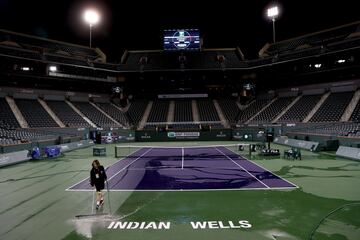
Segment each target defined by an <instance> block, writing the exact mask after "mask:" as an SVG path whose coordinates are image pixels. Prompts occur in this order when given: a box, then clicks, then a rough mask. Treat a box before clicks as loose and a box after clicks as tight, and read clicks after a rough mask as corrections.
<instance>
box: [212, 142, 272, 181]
mask: <svg viewBox="0 0 360 240" xmlns="http://www.w3.org/2000/svg"><path fill="white" fill-rule="evenodd" d="M215 149H216V151H218V152H220V153H221V154H222V155H224V156H225V157H226V158H228V159H229V160H230V161H232V162H233V163H235V164H236V165H237V166H239V167H240V168H241V169H243V170H244V171H245V172H247V173H248V174H249V175H250V176H252V177H253V178H255V179H256V180H258V181H259V183H261V184H262V185H264V186H265V187H267V188H270V187H269V186H268V185H266V184H265V183H263V182H262V181H260V180H259V179H258V178H257V177H255V176H254V175H253V174H251V173H250V172H249V171H248V170H246V169H245V168H243V167H242V166H241V165H240V164H238V163H237V162H235V161H234V160H233V159H232V158H231V157H229V156H227V155H226V154H225V153H223V152H222V151H221V150H219V149H218V148H215Z"/></svg>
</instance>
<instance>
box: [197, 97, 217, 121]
mask: <svg viewBox="0 0 360 240" xmlns="http://www.w3.org/2000/svg"><path fill="white" fill-rule="evenodd" d="M197 106H198V110H199V116H200V121H220V118H219V116H218V113H217V111H216V109H215V106H214V103H213V101H212V100H211V99H198V100H197Z"/></svg>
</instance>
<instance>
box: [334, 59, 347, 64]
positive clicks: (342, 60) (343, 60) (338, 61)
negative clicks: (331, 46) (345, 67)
mask: <svg viewBox="0 0 360 240" xmlns="http://www.w3.org/2000/svg"><path fill="white" fill-rule="evenodd" d="M336 62H337V63H344V62H346V60H345V59H339V60H337V61H336Z"/></svg>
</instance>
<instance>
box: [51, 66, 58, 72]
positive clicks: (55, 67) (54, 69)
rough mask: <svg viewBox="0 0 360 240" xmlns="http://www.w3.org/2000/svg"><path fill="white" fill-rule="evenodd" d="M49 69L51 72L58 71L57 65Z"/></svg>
mask: <svg viewBox="0 0 360 240" xmlns="http://www.w3.org/2000/svg"><path fill="white" fill-rule="evenodd" d="M49 71H50V72H57V66H50V67H49Z"/></svg>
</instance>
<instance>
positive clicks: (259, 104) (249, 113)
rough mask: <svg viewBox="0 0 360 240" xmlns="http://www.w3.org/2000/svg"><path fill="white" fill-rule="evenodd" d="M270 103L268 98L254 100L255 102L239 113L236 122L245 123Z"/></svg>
mask: <svg viewBox="0 0 360 240" xmlns="http://www.w3.org/2000/svg"><path fill="white" fill-rule="evenodd" d="M270 101H271V99H269V98H261V99H256V101H254V102H252V103H251V104H250V105H248V107H247V108H245V109H244V110H242V111H240V112H239V115H238V116H237V119H238V122H239V123H245V122H246V121H248V120H249V119H250V118H251V117H253V116H254V115H255V114H256V113H258V112H259V111H260V110H261V109H262V108H263V107H265V106H266V105H267V104H268V103H269V102H270Z"/></svg>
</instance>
